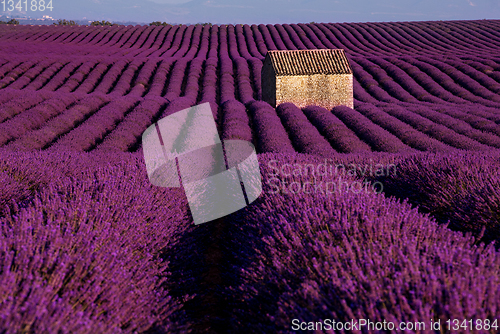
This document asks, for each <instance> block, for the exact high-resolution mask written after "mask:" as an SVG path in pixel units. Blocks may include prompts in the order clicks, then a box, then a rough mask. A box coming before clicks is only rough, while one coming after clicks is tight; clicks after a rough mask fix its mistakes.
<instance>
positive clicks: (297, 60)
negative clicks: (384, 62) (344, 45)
mask: <svg viewBox="0 0 500 334" xmlns="http://www.w3.org/2000/svg"><path fill="white" fill-rule="evenodd" d="M266 58H269V60H270V61H271V63H272V66H273V68H274V71H275V72H276V75H310V74H352V70H351V67H350V66H349V60H348V59H347V57H346V55H345V52H344V50H343V49H314V50H273V51H268V52H267V55H266ZM266 60H268V59H266ZM269 60H268V61H269Z"/></svg>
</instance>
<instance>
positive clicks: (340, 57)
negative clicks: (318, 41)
mask: <svg viewBox="0 0 500 334" xmlns="http://www.w3.org/2000/svg"><path fill="white" fill-rule="evenodd" d="M261 80H262V99H263V100H264V101H266V102H268V103H269V104H271V105H272V106H273V107H276V106H277V105H279V104H281V103H283V102H292V103H294V104H295V105H296V106H298V107H299V108H303V107H305V106H308V105H317V106H321V107H324V108H326V109H328V110H331V109H332V108H333V107H336V106H339V105H345V106H348V107H350V108H353V107H354V105H353V87H352V83H353V81H352V80H353V78H352V69H351V66H350V65H349V60H348V59H347V57H346V55H345V52H344V50H343V49H316V50H274V51H268V53H267V55H266V58H265V59H264V64H263V66H262V72H261Z"/></svg>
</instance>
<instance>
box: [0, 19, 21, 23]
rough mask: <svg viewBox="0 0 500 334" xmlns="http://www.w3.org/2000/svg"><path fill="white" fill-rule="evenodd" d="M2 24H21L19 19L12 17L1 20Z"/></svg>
mask: <svg viewBox="0 0 500 334" xmlns="http://www.w3.org/2000/svg"><path fill="white" fill-rule="evenodd" d="M0 24H19V21H18V20H16V19H10V21H0Z"/></svg>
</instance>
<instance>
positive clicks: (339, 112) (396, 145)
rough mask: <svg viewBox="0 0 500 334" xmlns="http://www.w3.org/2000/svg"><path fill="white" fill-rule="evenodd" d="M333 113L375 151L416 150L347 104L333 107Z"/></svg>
mask: <svg viewBox="0 0 500 334" xmlns="http://www.w3.org/2000/svg"><path fill="white" fill-rule="evenodd" d="M332 113H333V114H334V115H335V116H337V117H338V118H339V119H340V120H341V121H342V122H344V123H345V124H346V125H347V127H349V128H350V129H351V130H352V131H354V132H355V133H356V135H357V136H358V137H359V138H360V139H361V140H363V141H364V142H366V143H367V144H369V145H370V146H371V147H372V148H373V150H374V151H381V152H393V153H396V152H411V151H414V150H413V149H412V148H411V147H409V146H408V145H405V144H404V143H403V142H402V141H401V140H400V139H399V138H398V137H396V136H394V135H393V134H392V133H390V132H388V131H387V130H384V129H383V128H381V127H380V126H378V125H377V124H374V123H373V122H371V121H370V120H369V119H368V118H366V117H365V116H363V115H362V114H361V113H359V112H357V111H356V110H353V109H351V108H349V107H346V106H338V107H335V108H333V109H332Z"/></svg>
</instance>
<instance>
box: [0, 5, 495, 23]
mask: <svg viewBox="0 0 500 334" xmlns="http://www.w3.org/2000/svg"><path fill="white" fill-rule="evenodd" d="M13 1H14V2H15V3H16V4H17V2H18V1H20V0H13ZM49 1H50V0H45V2H46V3H48V2H49ZM5 2H7V0H6V1H5ZM2 7H3V4H2V2H0V13H1V14H3V15H5V14H11V15H29V16H31V17H41V16H42V15H49V16H51V17H53V18H55V19H68V20H82V19H83V20H108V21H114V22H125V21H133V22H137V23H150V22H153V21H161V22H167V23H182V24H189V23H191V24H194V23H207V22H210V23H212V24H236V23H242V24H260V23H264V24H267V23H271V24H277V23H309V22H389V21H436V20H477V19H500V0H253V1H244V0H84V1H82V0H52V7H53V9H52V11H50V10H48V9H46V10H45V11H43V12H42V11H39V10H37V11H33V12H32V11H29V10H28V12H25V11H19V9H15V10H14V11H13V12H9V11H8V9H9V8H8V5H7V8H6V11H3V8H2Z"/></svg>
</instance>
